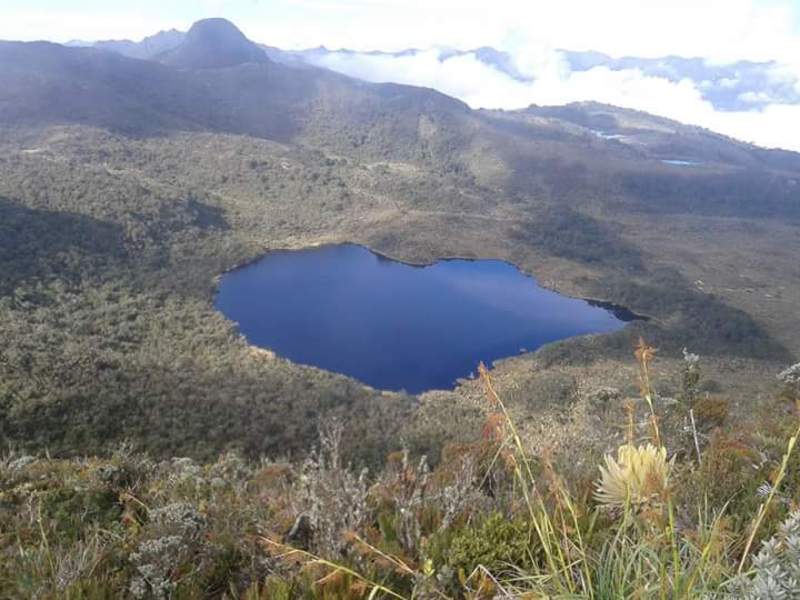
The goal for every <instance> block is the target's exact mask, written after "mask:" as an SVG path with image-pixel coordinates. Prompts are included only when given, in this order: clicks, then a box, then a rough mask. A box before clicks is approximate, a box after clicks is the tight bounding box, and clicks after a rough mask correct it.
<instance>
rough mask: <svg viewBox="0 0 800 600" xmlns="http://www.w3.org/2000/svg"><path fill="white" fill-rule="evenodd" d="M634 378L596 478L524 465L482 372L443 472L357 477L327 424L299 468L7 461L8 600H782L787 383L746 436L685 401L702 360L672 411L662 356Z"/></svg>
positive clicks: (415, 467)
mask: <svg viewBox="0 0 800 600" xmlns="http://www.w3.org/2000/svg"><path fill="white" fill-rule="evenodd" d="M636 358H637V363H638V366H639V374H640V375H639V385H640V387H641V399H640V400H638V401H635V402H634V401H623V400H621V399H620V398H619V397H614V396H613V395H612V397H611V399H610V400H609V402H611V403H615V404H616V405H615V406H612V407H610V410H617V411H618V412H619V416H620V424H621V427H622V428H623V430H624V442H623V443H622V445H621V446H620V447H619V448H618V449H617V451H616V452H613V453H609V454H606V455H605V458H604V459H603V453H604V452H606V451H608V450H611V448H600V447H598V448H596V450H597V453H596V455H594V458H593V457H592V456H586V457H581V458H583V459H587V460H588V463H590V464H593V466H591V467H590V468H588V469H587V468H585V467H583V466H581V465H583V464H587V460H576V459H577V458H578V457H575V456H572V455H570V454H569V453H566V455H565V453H563V452H561V453H550V452H547V451H546V450H545V451H541V450H539V451H537V452H535V453H534V452H532V451H531V448H533V447H535V446H536V445H535V444H533V443H532V441H531V440H529V439H526V438H525V437H524V435H523V434H521V433H520V432H519V430H518V429H517V428H516V426H515V424H514V421H513V420H512V418H511V416H510V413H509V412H508V409H507V407H506V405H505V403H504V402H503V399H502V398H501V397H500V396H499V395H498V393H497V392H496V389H495V386H494V383H493V381H492V376H491V375H490V373H489V372H488V371H486V370H485V369H483V370H482V371H481V379H482V384H483V386H484V390H485V398H486V399H485V402H484V407H483V409H484V413H485V414H484V424H483V427H482V429H481V430H480V431H476V432H475V440H474V441H473V442H471V443H467V444H455V443H451V444H449V445H447V446H445V447H444V449H443V450H442V453H441V456H440V457H437V461H436V464H431V463H432V461H429V460H428V459H427V458H426V457H424V456H412V455H411V454H410V453H409V452H408V451H402V452H396V453H393V454H390V455H389V456H388V457H387V458H386V461H385V464H384V465H383V467H381V468H379V469H375V470H372V471H370V470H367V469H365V468H360V467H358V466H357V465H353V464H349V463H347V462H346V460H345V458H344V456H343V454H342V431H343V429H342V427H341V425H340V424H339V423H337V422H335V421H328V422H323V423H320V437H319V443H318V445H317V447H316V449H315V451H314V452H312V453H311V454H310V455H309V456H308V457H307V458H306V459H305V460H304V461H302V462H300V461H294V462H291V461H276V460H266V459H265V460H262V461H260V462H254V461H249V460H245V459H243V458H241V457H240V456H239V455H237V454H233V453H228V454H224V455H221V456H220V457H219V458H218V459H217V460H216V461H213V462H208V463H204V464H201V463H198V462H195V461H193V460H191V459H188V458H173V459H171V460H155V459H152V458H150V457H148V456H147V455H145V454H141V453H137V452H135V451H133V450H132V449H130V448H127V447H121V448H119V449H118V450H117V451H116V452H115V453H113V455H111V456H108V457H105V458H75V459H71V460H65V459H51V458H49V457H47V456H38V457H35V456H30V455H20V454H14V453H11V454H8V455H6V456H5V458H4V459H3V460H2V462H0V556H2V560H0V596H2V597H4V598H5V597H9V598H17V597H19V598H30V597H37V598H124V597H130V598H270V599H284V598H285V599H288V598H327V599H333V598H337V599H338V598H346V599H358V598H401V599H411V598H419V599H427V598H453V599H455V598H472V599H479V598H487V599H488V598H544V597H554V598H558V597H569V598H650V597H662V598H695V597H732V598H738V597H748V598H766V597H775V598H783V597H786V598H789V597H793V594H795V593H796V592H797V578H796V575H797V565H796V562H797V561H796V556H797V552H798V547H799V546H798V533H797V522H798V518H800V516H798V515H800V513H798V508H800V507H799V506H798V504H799V503H800V454H798V452H797V451H796V450H795V448H794V445H795V443H796V441H797V432H798V424H799V423H800V419H799V417H800V415H799V414H798V401H800V377H798V372H800V365H795V366H794V367H790V368H788V369H786V370H785V371H784V372H782V373H780V375H779V378H780V379H781V382H782V386H783V387H782V391H781V393H780V394H779V395H778V396H777V397H775V398H774V399H773V400H772V401H771V404H770V406H769V407H768V410H766V411H764V414H763V416H762V417H761V420H760V423H759V426H758V427H757V428H754V429H753V430H752V431H740V430H737V428H735V427H731V426H729V425H728V424H727V423H726V409H725V406H724V404H725V401H724V400H723V399H712V398H710V397H708V394H704V393H701V392H699V391H698V387H697V384H698V381H699V380H700V377H699V369H700V359H699V358H698V357H697V356H696V355H693V354H690V353H686V354H685V360H684V363H683V367H682V372H681V373H680V374H679V376H680V378H681V380H682V381H683V388H682V390H681V393H680V397H679V398H676V399H672V400H671V401H669V402H667V401H665V400H666V399H664V398H661V397H659V395H658V392H657V390H655V389H653V387H652V384H651V381H650V380H651V376H650V375H651V369H652V364H653V363H654V361H656V357H655V351H654V349H653V348H651V347H649V346H647V345H646V344H644V343H643V342H642V343H641V344H640V345H639V346H638V348H637V350H636ZM601 391H602V390H601ZM598 393H599V392H598ZM606 395H608V394H606ZM683 434H685V435H683Z"/></svg>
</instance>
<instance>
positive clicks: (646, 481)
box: [595, 444, 671, 507]
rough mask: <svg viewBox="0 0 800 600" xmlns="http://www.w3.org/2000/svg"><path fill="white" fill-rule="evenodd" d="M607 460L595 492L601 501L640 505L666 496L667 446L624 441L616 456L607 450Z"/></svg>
mask: <svg viewBox="0 0 800 600" xmlns="http://www.w3.org/2000/svg"><path fill="white" fill-rule="evenodd" d="M605 460H606V466H605V467H602V466H601V467H600V473H601V477H600V481H599V482H598V485H597V491H596V492H595V498H596V499H597V501H598V502H599V503H600V504H604V505H606V506H615V507H627V506H641V505H644V504H647V503H650V502H653V501H656V500H663V499H664V498H665V496H666V493H667V489H668V486H669V471H670V467H671V463H670V462H669V461H667V449H666V448H656V447H655V446H653V445H652V444H647V445H646V446H631V445H629V444H625V445H623V446H620V447H619V449H618V450H617V458H616V459H614V457H613V456H611V455H610V454H607V455H606V457H605Z"/></svg>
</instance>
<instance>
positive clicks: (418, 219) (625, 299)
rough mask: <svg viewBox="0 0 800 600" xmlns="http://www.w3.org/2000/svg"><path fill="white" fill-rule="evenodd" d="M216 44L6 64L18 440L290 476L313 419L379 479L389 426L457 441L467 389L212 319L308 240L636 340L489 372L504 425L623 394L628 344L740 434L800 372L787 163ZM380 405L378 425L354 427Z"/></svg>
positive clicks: (629, 126) (46, 52)
mask: <svg viewBox="0 0 800 600" xmlns="http://www.w3.org/2000/svg"><path fill="white" fill-rule="evenodd" d="M209 26H210V27H211V29H212V33H213V31H217V33H220V36H219V37H217V35H216V34H213V35H212V34H209V32H208V30H207V27H209ZM231 27H232V25H230V24H226V23H220V22H218V21H214V22H211V23H205V24H201V25H200V26H198V28H197V29H195V34H193V35H192V36H191V38H192V39H188V37H187V39H185V40H184V41H183V44H186V45H182V46H178V47H177V48H176V49H175V52H176V53H177V54H174V55H171V56H173V59H170V60H175V61H177V62H178V63H180V62H181V60H184V59H181V58H180V57H181V56H183V57H185V56H187V55H188V54H187V53H189V54H191V55H192V56H203V48H205V49H206V50H208V52H209V53H210V54H213V55H215V56H217V55H219V56H223V57H225V62H230V61H231V60H233V62H235V63H237V64H234V65H231V66H227V67H219V68H205V66H208V65H207V63H203V62H202V61H200V62H199V63H192V61H193V60H194V58H192V59H191V60H189V59H186V60H189V62H185V63H183V64H182V66H181V67H180V68H177V67H175V66H171V65H170V64H162V63H160V62H158V61H144V60H137V59H131V58H127V57H124V56H121V55H119V54H116V53H111V52H106V51H103V50H98V49H94V48H69V47H62V46H58V45H54V44H46V43H29V44H23V43H13V42H3V43H2V44H0V124H2V127H3V129H4V134H3V137H2V158H0V173H1V174H2V176H0V196H2V197H3V198H4V200H3V204H2V210H3V212H4V215H6V218H5V219H4V223H8V225H7V226H6V228H5V234H6V235H4V238H3V240H4V241H3V244H4V247H5V249H6V250H7V251H6V252H5V253H4V254H3V255H2V260H1V261H0V268H1V269H2V272H3V281H5V282H10V283H11V285H6V286H5V290H6V292H5V293H6V296H5V299H4V301H3V304H2V314H1V315H0V319H2V323H3V332H4V338H5V340H7V342H6V344H5V348H4V350H3V351H2V361H0V369H2V380H3V386H4V390H5V391H4V401H3V407H4V408H3V410H4V415H5V417H4V419H3V431H4V436H5V437H6V439H7V440H9V441H10V442H12V443H14V444H17V445H22V446H24V447H27V448H30V449H32V450H33V449H37V448H43V447H47V448H49V449H50V450H51V451H53V452H57V453H74V452H81V451H92V452H101V451H103V449H104V448H106V447H107V445H108V443H109V442H110V441H113V440H121V439H133V440H135V441H137V442H138V443H141V444H142V445H143V447H145V448H148V449H150V450H152V451H155V452H158V453H165V454H169V453H175V452H179V453H187V454H193V455H196V456H212V455H214V454H215V453H216V452H217V451H219V450H220V449H222V448H225V447H230V446H236V447H238V448H241V449H243V450H245V451H246V452H247V453H248V454H251V455H258V454H261V453H264V452H270V453H274V452H279V451H283V452H288V451H291V452H303V451H304V449H306V448H307V443H308V439H309V436H310V435H311V433H312V432H313V429H314V418H315V417H316V416H319V415H323V414H328V413H329V412H330V411H333V412H339V413H342V414H349V415H352V416H353V417H352V418H350V419H348V421H347V422H348V427H351V428H353V429H354V430H359V431H367V430H370V431H372V432H373V433H371V434H370V435H369V440H371V441H370V442H369V443H366V442H365V443H362V444H359V447H358V451H359V452H360V453H361V455H362V456H364V457H370V458H369V460H373V459H376V458H377V457H379V456H381V455H382V453H383V449H384V448H385V446H386V445H392V444H393V443H394V441H393V440H395V439H396V437H395V436H393V435H387V434H386V433H385V432H387V431H389V430H390V429H392V428H395V427H396V426H395V425H392V423H393V422H396V419H394V417H393V415H395V414H404V415H417V416H416V417H414V418H411V417H407V418H404V419H403V421H404V422H407V423H409V425H408V428H409V433H407V434H406V436H405V437H406V439H412V438H413V439H414V440H416V441H415V442H414V443H415V444H419V445H421V446H428V447H431V448H435V447H438V445H440V443H441V438H442V436H445V437H448V436H455V437H458V435H459V434H458V433H457V432H454V431H442V429H441V427H440V424H439V423H437V420H436V419H435V418H434V419H431V418H429V415H428V411H430V413H431V414H434V415H435V414H438V413H439V411H443V410H444V411H446V410H455V409H453V408H452V407H453V406H458V407H459V408H458V412H459V413H463V414H464V419H467V421H465V423H467V424H468V422H469V419H471V418H473V417H474V410H473V409H472V405H473V403H472V401H471V400H470V398H472V397H473V396H474V392H473V389H474V384H473V383H472V382H464V383H463V384H462V385H461V386H459V387H458V388H457V389H456V390H454V391H444V392H438V393H435V394H427V395H423V396H422V397H421V398H411V397H407V396H403V395H389V396H386V395H382V394H381V393H380V392H378V391H375V390H369V389H366V388H364V387H363V386H362V385H360V384H359V383H358V382H355V381H352V380H347V379H346V378H343V377H340V376H336V375H333V374H329V373H324V372H321V371H317V370H314V369H309V368H306V367H300V366H297V365H293V364H291V363H288V362H287V361H284V360H281V359H274V360H273V359H269V360H267V359H265V358H264V357H263V356H262V355H261V354H259V353H258V352H254V351H252V350H251V349H250V348H248V347H247V346H246V345H245V344H244V343H243V341H242V340H241V339H240V338H239V337H238V336H237V333H236V331H235V330H234V329H233V327H232V325H231V324H230V323H226V322H225V321H224V320H223V319H222V318H221V316H220V315H218V314H216V313H215V312H214V311H213V308H212V302H211V300H212V294H213V290H214V285H215V284H214V282H215V278H216V277H217V276H218V275H219V274H220V273H222V272H223V271H225V270H226V269H229V268H231V267H233V266H234V265H237V264H241V263H243V262H245V261H247V260H250V259H252V258H253V257H256V256H258V255H259V254H261V253H263V252H264V251H265V250H267V249H269V248H280V247H289V248H293V247H301V246H306V245H310V244H315V243H321V242H337V241H351V242H357V243H361V244H364V245H367V246H369V247H372V248H375V249H376V250H379V251H381V252H383V253H386V254H388V255H391V256H395V257H398V258H401V259H407V260H411V261H416V262H425V261H430V260H433V259H436V258H438V257H446V256H464V257H479V256H483V257H497V258H503V259H505V260H508V261H510V262H513V263H515V264H517V265H519V266H520V267H521V268H522V269H524V270H525V271H527V272H529V273H532V274H534V275H536V276H537V278H538V279H539V280H540V281H541V282H542V283H544V284H545V285H547V286H549V287H553V288H555V289H557V290H559V291H563V292H565V293H568V294H572V295H576V296H583V297H590V298H599V299H603V300H608V301H611V302H614V303H616V304H619V305H622V306H627V307H628V308H630V309H632V310H634V311H636V312H637V313H640V314H644V315H648V316H650V317H651V320H650V321H648V322H646V323H636V324H632V325H631V326H629V327H628V328H627V329H626V330H625V331H623V332H622V333H620V334H615V335H610V336H600V337H588V338H579V339H574V340H569V341H565V342H563V343H559V344H556V345H554V346H551V347H548V348H545V349H544V350H543V351H541V352H540V353H538V354H535V355H530V354H528V355H523V356H520V357H517V358H514V359H512V360H508V361H504V362H502V363H501V364H500V365H498V367H497V377H498V381H499V382H500V385H501V386H508V387H509V389H515V390H516V391H515V392H514V397H515V398H519V403H518V404H517V406H518V408H519V410H528V409H527V408H525V407H530V406H535V405H536V404H537V402H539V400H537V398H539V396H540V394H539V392H537V386H538V385H539V384H538V382H539V381H540V379H541V378H544V379H547V377H550V376H551V374H552V376H555V374H556V373H557V374H558V376H559V377H562V376H563V377H566V378H578V379H582V378H584V377H587V376H586V375H585V373H586V371H584V370H581V369H582V365H583V366H585V365H591V368H592V369H593V371H592V373H594V374H593V375H591V376H588V378H587V383H586V385H591V381H592V380H594V378H597V379H598V380H599V379H602V378H603V377H605V376H608V377H609V378H610V379H619V378H621V379H625V375H624V373H621V372H619V366H618V365H619V362H618V361H619V360H622V359H624V357H626V356H627V354H628V351H629V348H630V345H631V340H632V339H635V338H636V337H637V336H638V335H640V334H642V335H645V336H646V337H647V339H649V340H651V341H652V342H653V343H654V344H657V345H658V346H659V347H660V348H661V350H662V353H663V355H664V357H665V360H678V359H679V358H680V351H681V350H682V349H683V348H684V347H688V348H690V349H691V350H693V351H699V352H702V353H703V354H704V355H706V356H708V357H709V360H710V362H711V365H710V367H709V368H710V369H712V370H714V371H715V372H717V373H718V376H717V377H716V379H719V380H720V381H730V384H729V385H730V388H731V389H730V390H727V389H725V390H724V391H725V392H726V393H728V392H730V393H731V394H732V395H733V396H734V398H733V400H734V406H735V407H736V410H737V411H740V412H741V413H742V414H746V413H747V411H748V406H750V405H751V404H752V403H753V402H755V401H756V399H754V396H753V394H756V395H758V394H760V393H761V392H759V391H757V390H760V389H762V386H763V385H766V384H765V382H770V381H771V377H770V376H768V375H765V373H771V372H774V371H776V370H779V368H780V367H783V366H785V365H787V364H790V363H791V362H792V361H793V360H794V358H795V357H796V356H797V354H798V352H799V351H800V347H799V346H798V343H797V339H798V336H797V335H796V332H797V323H796V319H795V310H794V307H795V306H796V304H795V302H796V301H797V299H798V298H800V273H798V267H797V263H796V261H795V260H794V259H793V257H795V256H797V252H798V241H797V240H798V237H797V235H796V232H797V218H798V215H799V214H800V205H798V203H797V200H796V194H795V190H796V178H797V177H798V169H797V167H796V165H797V157H796V155H794V154H791V153H786V152H767V151H764V150H761V149H759V148H756V147H753V146H748V145H746V144H742V143H739V142H735V141H733V140H730V139H727V138H724V137H722V136H718V135H715V134H712V133H709V132H705V131H702V130H699V129H697V128H690V127H686V126H683V125H680V124H678V123H674V122H670V121H666V120H664V119H657V118H653V117H650V116H648V115H644V114H641V113H634V112H632V111H622V110H619V109H614V108H613V107H604V106H599V105H575V106H570V107H565V108H563V109H543V108H536V107H532V108H530V109H528V110H525V111H517V112H499V111H498V112H495V111H471V110H470V109H469V108H468V107H466V106H465V105H464V104H463V103H461V102H459V101H456V100H453V99H451V98H448V97H446V96H443V95H442V94H439V93H437V92H434V91H431V90H426V89H420V88H413V87H408V86H401V85H392V84H384V85H379V84H369V83H364V82H361V81H357V80H353V79H349V78H347V77H344V76H341V75H338V74H335V73H332V72H329V71H325V70H322V69H314V68H309V67H307V66H304V67H302V68H297V69H295V68H292V67H290V66H287V65H283V64H278V63H275V62H273V61H270V60H268V59H264V60H260V59H259V60H257V61H256V62H252V61H251V60H250V57H249V54H248V53H249V50H248V49H252V46H251V45H250V42H248V41H247V40H244V41H243V39H244V38H243V36H241V34H240V33H237V32H233V31H232V30H231ZM218 43H219V44H222V45H223V46H224V47H225V49H226V51H225V52H222V53H221V54H220V53H218V52H216V51H212V50H211V48H212V47H214V44H218ZM180 48H183V49H184V50H180ZM187 48H188V49H189V50H186V49H187ZM198 48H199V50H198ZM228 50H230V52H228ZM189 51H191V52H189ZM197 52H199V54H197ZM176 57H177V58H176ZM230 57H234V58H233V59H231V58H230ZM166 62H170V61H169V60H167V61H166ZM240 62H241V64H239V63H240ZM191 64H197V65H202V66H203V67H204V68H192V67H191V66H190V65H191ZM601 134H602V135H601ZM665 161H672V162H665ZM684 163H687V164H684ZM62 348H69V351H68V352H66V353H65V352H63V351H62ZM532 367H535V368H534V370H533V371H532V370H531V369H532ZM732 369H733V371H734V372H735V376H734V377H733V380H731V377H730V376H729V373H730V372H731V370H732ZM64 373H69V376H64ZM532 373H535V375H534V374H532ZM723 375H724V376H723ZM739 384H740V385H739ZM379 397H380V400H377V398H379ZM376 401H379V402H381V403H382V406H384V407H388V406H391V407H392V408H391V410H389V409H386V408H385V409H384V410H382V411H380V412H381V413H382V414H376V413H375V412H374V411H368V410H365V409H364V408H363V407H365V406H369V405H370V403H373V402H376ZM543 402H545V404H546V403H547V401H546V400H543ZM512 404H516V402H512ZM199 407H202V408H199ZM395 411H397V412H395ZM356 415H357V416H356ZM309 417H311V418H309ZM214 421H217V423H216V424H215V425H213V426H209V424H210V423H212V422H214ZM201 432H202V433H201ZM434 432H435V433H434ZM373 444H374V445H375V446H374V447H373Z"/></svg>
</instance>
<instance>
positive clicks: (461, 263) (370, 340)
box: [216, 244, 626, 393]
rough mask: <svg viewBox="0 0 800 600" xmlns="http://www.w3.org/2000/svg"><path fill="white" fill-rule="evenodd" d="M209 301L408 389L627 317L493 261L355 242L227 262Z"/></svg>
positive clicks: (301, 351) (338, 363)
mask: <svg viewBox="0 0 800 600" xmlns="http://www.w3.org/2000/svg"><path fill="white" fill-rule="evenodd" d="M216 307H217V309H218V310H220V311H221V312H222V313H223V314H224V315H225V316H226V317H228V318H229V319H231V320H232V321H235V322H236V323H238V326H239V330H240V331H241V333H242V334H243V335H244V336H245V337H246V338H247V340H248V341H249V342H250V343H251V344H254V345H256V346H260V347H262V348H268V349H270V350H273V351H274V352H276V353H277V354H278V355H280V356H282V357H285V358H288V359H290V360H292V361H294V362H297V363H302V364H307V365H313V366H316V367H320V368H322V369H327V370H329V371H335V372H337V373H343V374H345V375H349V376H351V377H355V378H356V379H358V380H360V381H362V382H364V383H366V384H368V385H370V386H373V387H375V388H379V389H385V390H406V391H407V392H410V393H417V392H421V391H423V390H429V389H449V388H452V387H453V385H454V384H455V382H456V379H458V378H461V377H468V376H469V375H470V374H471V373H473V372H474V371H475V370H476V367H477V365H478V363H479V362H480V361H484V362H485V363H487V364H489V363H491V362H492V361H493V360H496V359H498V358H502V357H507V356H512V355H515V354H518V353H520V352H521V351H523V350H535V349H537V348H539V347H540V346H542V345H543V344H546V343H548V342H553V341H556V340H561V339H564V338H568V337H572V336H576V335H583V334H587V333H606V332H611V331H615V330H618V329H620V328H622V327H623V326H624V325H625V320H624V319H625V318H626V314H625V311H613V310H610V309H606V308H604V307H601V306H598V305H596V304H592V303H590V302H587V301H585V300H580V299H575V298H568V297H566V296H562V295H560V294H557V293H555V292H553V291H550V290H547V289H545V288H543V287H541V286H539V285H538V284H537V283H536V280H535V279H533V278H532V277H528V276H526V275H524V274H523V273H521V272H520V271H519V270H518V269H517V268H516V267H514V266H513V265H510V264H508V263H505V262H502V261H499V260H442V261H439V262H437V263H435V264H432V265H429V266H422V267H421V266H413V265H408V264H405V263H401V262H397V261H395V260H391V259H388V258H385V257H383V256H380V255H378V254H375V253H373V252H371V251H370V250H368V249H366V248H364V247H361V246H356V245H351V244H344V245H331V246H321V247H315V248H309V249H305V250H297V251H277V252H271V253H269V254H268V255H266V256H265V257H263V258H261V259H260V260H258V261H256V262H253V263H251V264H249V265H247V266H245V267H242V268H240V269H236V270H234V271H231V272H229V273H226V274H225V275H224V276H223V277H222V280H221V282H220V287H219V292H218V294H217V297H216ZM615 312H616V313H617V314H616V315H615Z"/></svg>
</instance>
